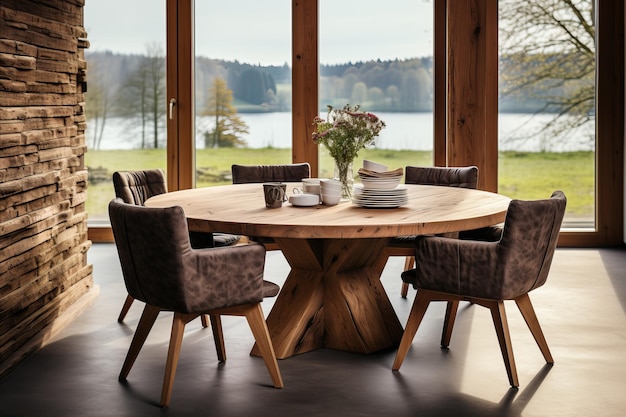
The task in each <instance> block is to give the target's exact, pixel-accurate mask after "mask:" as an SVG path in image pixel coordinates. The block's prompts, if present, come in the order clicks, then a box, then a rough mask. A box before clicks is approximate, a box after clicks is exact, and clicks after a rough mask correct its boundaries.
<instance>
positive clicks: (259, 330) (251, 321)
mask: <svg viewBox="0 0 626 417" xmlns="http://www.w3.org/2000/svg"><path fill="white" fill-rule="evenodd" d="M245 316H246V319H247V320H248V325H249V326H250V330H252V335H253V336H254V340H255V341H256V345H257V347H258V349H259V351H260V353H261V356H262V357H263V361H264V362H265V366H267V370H268V371H269V373H270V376H271V378H272V382H273V383H274V387H275V388H282V387H283V378H282V376H281V374H280V369H278V362H277V361H276V353H275V352H274V346H273V345H272V340H271V339H270V332H269V330H268V329H267V323H266V322H265V317H264V316H263V310H262V309H261V304H260V303H257V304H254V305H251V306H250V308H248V309H246V311H245Z"/></svg>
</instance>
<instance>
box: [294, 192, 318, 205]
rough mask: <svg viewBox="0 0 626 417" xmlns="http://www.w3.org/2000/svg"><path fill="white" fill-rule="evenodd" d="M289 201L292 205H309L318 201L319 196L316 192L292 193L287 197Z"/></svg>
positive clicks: (316, 203)
mask: <svg viewBox="0 0 626 417" xmlns="http://www.w3.org/2000/svg"><path fill="white" fill-rule="evenodd" d="M289 202H290V203H291V204H293V205H294V206H302V207H310V206H316V205H318V204H319V203H320V197H319V195H317V194H294V195H292V196H291V197H289Z"/></svg>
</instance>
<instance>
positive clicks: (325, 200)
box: [322, 193, 341, 206]
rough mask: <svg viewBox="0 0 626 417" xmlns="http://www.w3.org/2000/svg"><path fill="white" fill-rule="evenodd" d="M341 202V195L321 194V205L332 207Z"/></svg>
mask: <svg viewBox="0 0 626 417" xmlns="http://www.w3.org/2000/svg"><path fill="white" fill-rule="evenodd" d="M340 200H341V193H339V194H322V204H324V205H327V206H334V205H336V204H337V203H339V201H340Z"/></svg>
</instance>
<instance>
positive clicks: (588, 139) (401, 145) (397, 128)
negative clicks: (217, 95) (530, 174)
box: [87, 112, 594, 152]
mask: <svg viewBox="0 0 626 417" xmlns="http://www.w3.org/2000/svg"><path fill="white" fill-rule="evenodd" d="M376 114H377V115H378V116H379V117H380V118H381V119H382V120H384V121H385V123H386V125H387V127H386V128H385V129H383V131H382V132H381V134H380V136H379V137H378V138H377V139H376V147H377V148H379V149H392V150H403V149H406V150H432V147H433V145H432V143H433V115H432V113H378V112H377V113H376ZM239 116H240V118H241V119H242V120H243V121H244V122H245V123H246V124H247V125H248V127H249V131H250V133H249V134H248V135H246V136H245V138H244V139H245V140H246V142H247V144H248V147H250V148H264V147H268V146H270V147H274V148H291V113H289V112H284V113H264V114H259V113H255V114H246V113H241V114H239ZM321 116H322V117H326V113H323V114H321ZM551 119H552V116H550V115H538V116H533V115H528V114H514V113H502V114H500V117H499V120H498V130H499V138H500V139H499V140H500V144H499V147H500V150H512V149H516V150H519V151H528V152H537V151H541V150H544V151H556V152H560V151H576V150H593V149H594V145H593V137H594V135H593V126H592V124H590V126H586V127H584V128H579V129H577V130H575V131H568V132H567V133H566V134H563V135H560V136H559V137H555V136H553V135H550V134H545V133H543V134H542V133H539V132H540V130H541V127H542V126H544V125H545V124H546V123H547V122H548V121H549V120H551ZM210 127H211V119H210V118H208V117H202V118H198V119H197V129H196V131H197V134H196V138H197V139H196V146H197V147H198V148H203V147H204V139H203V132H205V131H206V130H207V129H208V128H210ZM163 135H164V133H163ZM139 137H140V135H139V132H137V131H133V129H131V128H129V125H128V122H127V121H123V120H121V119H114V118H113V119H108V120H107V124H106V126H105V130H104V135H103V139H102V143H101V147H100V149H133V148H138V147H140V140H139V141H138V140H137V138H139ZM91 138H92V136H91V132H89V130H88V131H87V145H88V146H91V144H92V142H91Z"/></svg>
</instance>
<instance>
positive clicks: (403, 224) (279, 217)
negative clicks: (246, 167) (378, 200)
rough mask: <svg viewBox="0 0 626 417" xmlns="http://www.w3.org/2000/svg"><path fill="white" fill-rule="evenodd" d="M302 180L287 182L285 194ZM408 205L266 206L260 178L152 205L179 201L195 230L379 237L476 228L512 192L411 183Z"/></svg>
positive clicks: (499, 213)
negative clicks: (503, 192) (491, 191)
mask: <svg viewBox="0 0 626 417" xmlns="http://www.w3.org/2000/svg"><path fill="white" fill-rule="evenodd" d="M300 186H301V184H300V183H288V184H287V194H288V195H292V192H293V188H295V187H300ZM401 187H406V188H407V190H408V191H407V193H408V199H409V203H408V205H406V206H404V207H399V208H391V209H389V208H385V209H380V208H377V209H370V208H361V207H358V206H357V205H356V204H353V203H352V202H348V201H342V202H340V203H339V204H338V205H336V206H325V205H319V206H315V207H295V206H292V205H291V204H290V203H288V202H286V203H284V204H283V206H282V207H280V208H274V209H269V208H266V207H265V199H264V196H263V185H262V184H238V185H224V186H216V187H206V188H196V189H189V190H181V191H175V192H170V193H166V194H161V195H158V196H155V197H152V198H150V199H148V200H147V201H146V203H145V204H146V206H148V207H170V206H175V205H177V206H181V207H182V208H183V210H184V211H185V215H186V217H187V220H188V222H189V228H190V229H191V230H195V231H204V232H212V231H215V232H216V231H219V232H225V233H235V234H242V235H247V236H265V237H274V238H279V237H282V238H374V237H376V238H380V237H395V236H407V235H421V234H433V233H445V232H453V231H460V230H468V229H475V228H479V227H485V226H489V225H492V224H497V223H500V222H502V221H504V218H505V215H506V211H507V209H508V205H509V202H510V198H508V197H505V196H502V195H499V194H495V193H490V192H486V191H479V190H470V189H466V188H457V187H439V186H428V185H408V184H406V185H405V184H403V185H401Z"/></svg>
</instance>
